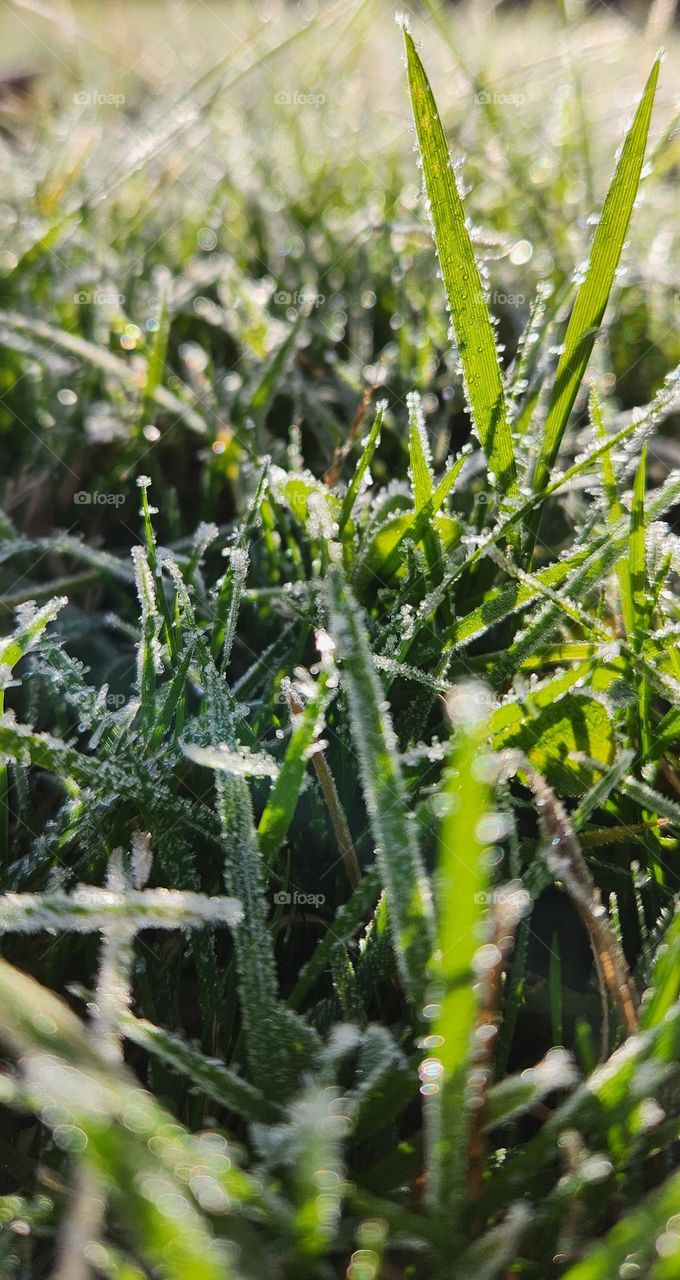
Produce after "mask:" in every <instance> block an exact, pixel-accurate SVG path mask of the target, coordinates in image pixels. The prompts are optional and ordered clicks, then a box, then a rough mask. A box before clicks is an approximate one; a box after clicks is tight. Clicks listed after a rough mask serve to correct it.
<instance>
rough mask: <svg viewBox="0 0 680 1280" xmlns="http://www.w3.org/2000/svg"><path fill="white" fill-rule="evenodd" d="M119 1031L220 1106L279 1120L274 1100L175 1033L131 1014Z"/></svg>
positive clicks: (268, 1120) (267, 1121)
mask: <svg viewBox="0 0 680 1280" xmlns="http://www.w3.org/2000/svg"><path fill="white" fill-rule="evenodd" d="M121 1031H122V1032H123V1034H124V1036H125V1037H126V1039H128V1040H131V1041H132V1043H133V1044H136V1045H139V1047H140V1049H145V1050H146V1051H147V1053H152V1054H155V1055H156V1056H157V1057H158V1058H160V1060H161V1061H162V1062H165V1063H166V1064H167V1065H168V1066H169V1067H172V1068H173V1070H174V1071H179V1072H182V1073H183V1074H184V1075H186V1076H187V1077H188V1079H189V1080H190V1081H191V1083H192V1085H194V1086H195V1087H196V1088H197V1089H200V1091H201V1093H204V1094H206V1096H207V1097H208V1098H212V1099H213V1100H214V1101H215V1102H218V1103H219V1104H220V1106H222V1107H226V1108H227V1109H228V1110H229V1111H234V1112H236V1114H237V1115H240V1116H244V1117H245V1119H246V1120H252V1121H259V1122H262V1123H265V1124H275V1123H276V1122H277V1121H279V1122H280V1120H281V1118H282V1115H283V1112H282V1110H281V1108H280V1107H278V1106H277V1105H276V1103H275V1102H271V1101H270V1100H269V1099H268V1098H266V1097H265V1096H264V1094H262V1093H260V1092H259V1090H258V1089H256V1088H255V1087H254V1085H252V1084H249V1083H248V1081H247V1080H242V1079H241V1077H240V1076H237V1075H236V1073H235V1072H234V1071H230V1070H229V1068H228V1067H225V1065H224V1064H223V1063H222V1062H218V1061H216V1060H215V1059H213V1058H206V1056H205V1054H203V1053H201V1052H200V1050H199V1049H195V1048H194V1046H193V1045H191V1044H188V1043H187V1042H186V1041H185V1040H181V1039H180V1038H179V1036H176V1035H173V1034H172V1032H170V1031H165V1030H164V1028H163V1027H157V1026H155V1025H154V1023H153V1022H148V1021H147V1020H146V1018H136V1017H135V1016H134V1014H132V1013H126V1014H124V1015H123V1018H122V1020H121Z"/></svg>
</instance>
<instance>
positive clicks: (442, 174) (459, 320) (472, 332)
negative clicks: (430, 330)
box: [404, 31, 517, 493]
mask: <svg viewBox="0 0 680 1280" xmlns="http://www.w3.org/2000/svg"><path fill="white" fill-rule="evenodd" d="M404 39H405V41H406V59H407V66H408V81H409V89H410V93H411V105H412V108H413V117H414V120H415V125H416V133H417V136H418V146H419V148H420V155H421V158H422V164H423V176H424V180H425V189H426V192H427V198H428V201H429V206H430V212H431V216H432V226H433V231H434V239H435V245H436V247H437V253H438V255H439V263H440V267H441V272H442V277H443V280H444V285H445V288H446V295H447V298H448V303H449V309H450V313H451V319H452V322H453V328H454V333H455V336H456V342H457V344H458V349H459V351H460V357H461V361H462V365H463V375H464V379H465V387H466V391H467V397H468V400H469V404H470V412H471V415H472V420H473V423H474V425H475V427H476V430H477V432H478V434H479V438H480V441H481V444H482V448H483V449H484V452H485V454H486V458H487V462H488V464H489V469H490V470H491V472H492V473H493V474H494V476H495V477H496V480H497V482H498V485H499V487H500V489H501V491H502V492H503V493H511V492H513V491H514V490H515V489H516V485H517V478H516V472H515V458H514V452H513V446H512V433H511V430H510V426H509V423H508V418H507V409H506V403H505V394H504V391H503V382H502V378H501V370H500V364H499V360H498V351H497V349H496V342H495V339H494V332H493V325H492V323H491V317H490V315H489V308H488V306H487V302H486V294H485V291H484V284H483V282H482V276H481V273H480V270H479V267H478V265H477V261H476V259H475V254H474V249H473V247H472V240H471V238H470V233H469V231H468V226H467V221H466V216H465V209H464V207H463V202H462V199H461V196H460V192H459V190H458V184H457V182H456V176H455V173H454V171H453V168H452V166H451V160H450V156H449V150H448V146H447V143H446V135H445V133H444V129H443V127H442V123H441V120H440V118H439V112H438V111H437V105H436V103H435V100H434V96H433V93H432V90H431V88H430V85H429V82H428V79H427V76H426V74H425V70H424V68H423V65H422V63H421V61H420V58H419V56H418V54H417V52H416V48H415V45H414V43H413V39H412V37H411V35H410V34H409V32H408V31H404Z"/></svg>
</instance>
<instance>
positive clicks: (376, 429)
mask: <svg viewBox="0 0 680 1280" xmlns="http://www.w3.org/2000/svg"><path fill="white" fill-rule="evenodd" d="M386 408H387V401H386V400H381V401H380V402H379V403H378V404H377V405H376V413H375V418H374V420H373V426H372V427H371V430H370V432H369V434H368V439H367V441H366V444H365V446H364V449H363V452H362V454H361V457H360V458H359V461H358V463H357V467H356V471H355V472H354V475H353V476H352V479H351V480H350V482H349V485H348V486H347V493H346V494H345V497H344V499H343V503H342V506H341V508H340V515H339V517H338V537H342V533H343V530H344V529H345V526H346V524H347V521H348V520H349V518H350V516H351V514H352V511H353V510H354V504H355V502H356V500H357V498H358V496H359V494H360V493H361V486H362V482H363V479H364V476H365V475H366V472H367V471H368V468H369V467H370V465H371V462H372V461H373V454H374V453H375V451H376V449H377V448H378V445H379V444H380V431H381V429H382V420H383V414H384V412H385V409H386Z"/></svg>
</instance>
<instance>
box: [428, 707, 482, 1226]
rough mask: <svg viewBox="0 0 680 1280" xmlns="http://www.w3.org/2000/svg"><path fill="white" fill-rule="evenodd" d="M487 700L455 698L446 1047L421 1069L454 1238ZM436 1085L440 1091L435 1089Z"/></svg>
mask: <svg viewBox="0 0 680 1280" xmlns="http://www.w3.org/2000/svg"><path fill="white" fill-rule="evenodd" d="M485 700H486V693H485V691H484V689H483V688H482V687H481V686H479V685H476V684H470V685H467V686H466V685H462V686H460V687H459V688H458V689H457V690H456V692H455V693H454V694H453V695H452V701H451V711H452V715H453V719H454V733H455V750H454V752H453V756H452V759H451V769H450V772H449V776H448V779H447V782H446V792H445V795H446V798H447V806H446V810H445V815H444V818H443V821H442V826H441V834H440V842H439V865H438V869H437V874H436V878H435V904H436V913H437V937H436V948H435V951H434V956H433V962H432V966H431V987H430V995H429V1001H430V1003H431V1004H432V1006H433V1008H434V1009H435V1010H436V1011H437V1014H436V1017H435V1018H434V1020H433V1022H432V1032H433V1034H434V1036H435V1037H436V1043H437V1044H438V1047H437V1048H435V1049H433V1050H432V1051H431V1053H432V1056H431V1057H429V1058H428V1059H426V1061H425V1063H422V1064H421V1078H422V1079H423V1080H424V1081H425V1084H424V1086H423V1092H424V1093H425V1094H426V1097H427V1109H426V1122H427V1129H428V1149H429V1150H428V1198H429V1200H430V1203H431V1206H432V1208H433V1210H434V1211H435V1212H437V1213H441V1214H444V1215H446V1217H447V1221H448V1223H449V1224H450V1229H451V1234H452V1237H453V1238H455V1234H456V1224H457V1223H458V1222H459V1221H460V1213H461V1207H462V1204H463V1203H464V1199H465V1179H466V1167H467V1148H468V1130H469V1118H470V1113H469V1108H468V1105H467V1096H468V1079H469V1072H470V1067H471V1061H472V1051H473V1033H474V1028H475V1021H476V1017H477V997H476V994H475V973H474V961H475V956H476V954H477V952H478V950H479V947H480V934H479V930H480V926H481V925H482V922H483V920H484V916H485V908H484V905H483V903H484V901H485V900H486V892H487V889H488V880H489V868H488V864H487V862H486V859H485V857H484V854H485V844H484V839H483V836H482V834H481V832H480V822H481V820H482V818H483V817H484V815H485V813H486V812H487V810H488V807H489V801H490V786H489V783H488V782H487V781H486V780H485V779H484V776H483V774H482V772H481V771H480V769H479V767H478V766H479V757H480V755H481V754H482V752H483V750H484V744H485V740H486V733H487V724H486V721H485V719H484V718H483V708H484V703H485ZM480 708H481V709H482V716H481V717H479V712H480ZM430 1080H431V1081H433V1087H431V1088H428V1083H427V1082H428V1081H430Z"/></svg>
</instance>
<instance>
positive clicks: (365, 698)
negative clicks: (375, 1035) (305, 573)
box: [327, 570, 432, 1002]
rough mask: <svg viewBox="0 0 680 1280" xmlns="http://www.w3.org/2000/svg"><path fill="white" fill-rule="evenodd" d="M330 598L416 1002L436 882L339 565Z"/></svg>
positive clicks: (403, 965)
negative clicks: (427, 865)
mask: <svg viewBox="0 0 680 1280" xmlns="http://www.w3.org/2000/svg"><path fill="white" fill-rule="evenodd" d="M327 598H328V608H329V630H330V633H331V635H332V637H333V639H334V641H335V645H336V649H337V653H338V657H339V658H340V661H341V663H342V682H343V685H344V688H345V692H346V694H347V701H348V703H349V714H350V723H351V727H352V736H353V738H354V743H355V746H356V750H357V754H358V757H359V767H360V771H361V780H362V784H363V789H364V795H365V797H366V806H367V809H368V816H369V821H370V823H371V830H372V832H373V838H374V840H375V844H376V854H377V858H378V866H379V868H380V874H381V877H382V880H383V884H384V885H385V890H386V893H387V902H388V908H389V915H390V925H391V928H392V937H393V941H394V949H395V953H396V956H397V963H398V965H399V970H400V973H401V977H402V981H403V983H404V987H405V989H406V992H407V994H408V995H409V997H410V999H411V1000H413V1001H414V1002H417V1001H418V1000H419V999H420V997H421V996H422V994H423V992H424V985H425V968H426V965H427V962H428V960H429V956H430V949H431V944H432V915H431V903H430V890H429V885H428V882H427V877H426V875H425V871H424V868H423V864H422V861H421V857H420V852H419V849H418V844H417V841H416V835H415V830H414V825H413V823H412V821H411V819H410V817H409V812H408V796H407V792H406V787H405V785H404V780H403V777H402V773H401V768H400V765H399V759H398V756H397V742H396V737H395V734H394V729H393V728H392V723H391V720H390V718H389V715H388V712H387V711H386V709H385V706H384V703H383V691H382V689H381V687H380V681H379V679H378V676H377V674H376V671H375V668H374V666H373V659H372V654H371V650H370V646H369V641H368V636H367V634H366V629H365V627H364V624H363V621H362V618H361V611H360V609H359V606H358V604H357V603H356V601H355V599H354V597H353V596H352V594H351V592H350V590H349V587H348V586H347V585H346V583H344V582H343V580H342V578H341V577H340V575H339V572H338V571H337V570H336V571H335V572H334V573H332V574H331V575H330V576H329V579H328V588H327Z"/></svg>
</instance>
